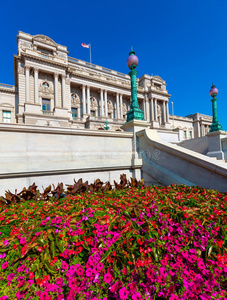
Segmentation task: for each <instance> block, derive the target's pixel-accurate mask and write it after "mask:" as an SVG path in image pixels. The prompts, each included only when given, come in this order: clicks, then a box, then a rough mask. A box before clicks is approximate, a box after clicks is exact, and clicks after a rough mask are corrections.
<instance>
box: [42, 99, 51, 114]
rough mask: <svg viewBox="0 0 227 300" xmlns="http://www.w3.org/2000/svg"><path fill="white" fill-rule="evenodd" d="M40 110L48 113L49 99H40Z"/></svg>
mask: <svg viewBox="0 0 227 300" xmlns="http://www.w3.org/2000/svg"><path fill="white" fill-rule="evenodd" d="M42 111H43V113H44V114H50V100H49V99H42Z"/></svg>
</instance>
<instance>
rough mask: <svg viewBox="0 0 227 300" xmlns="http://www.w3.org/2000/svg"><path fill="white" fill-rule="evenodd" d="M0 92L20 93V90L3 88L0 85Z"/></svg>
mask: <svg viewBox="0 0 227 300" xmlns="http://www.w3.org/2000/svg"><path fill="white" fill-rule="evenodd" d="M0 92H3V93H6V94H14V95H17V94H18V91H15V90H12V89H7V88H2V87H0Z"/></svg>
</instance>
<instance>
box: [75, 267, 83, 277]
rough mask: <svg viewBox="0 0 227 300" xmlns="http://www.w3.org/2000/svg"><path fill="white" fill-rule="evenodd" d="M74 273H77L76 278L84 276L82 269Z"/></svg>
mask: <svg viewBox="0 0 227 300" xmlns="http://www.w3.org/2000/svg"><path fill="white" fill-rule="evenodd" d="M76 273H77V275H78V276H82V275H83V274H84V270H83V268H78V269H77V270H76Z"/></svg>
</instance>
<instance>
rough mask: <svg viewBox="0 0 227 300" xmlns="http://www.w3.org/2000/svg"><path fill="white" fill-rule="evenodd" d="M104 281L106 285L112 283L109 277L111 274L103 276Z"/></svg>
mask: <svg viewBox="0 0 227 300" xmlns="http://www.w3.org/2000/svg"><path fill="white" fill-rule="evenodd" d="M104 281H105V282H106V283H109V284H110V283H111V281H112V276H111V274H110V273H106V274H105V275H104Z"/></svg>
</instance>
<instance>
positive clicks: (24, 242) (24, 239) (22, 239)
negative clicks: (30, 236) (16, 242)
mask: <svg viewBox="0 0 227 300" xmlns="http://www.w3.org/2000/svg"><path fill="white" fill-rule="evenodd" d="M20 244H21V245H24V244H26V238H25V237H22V238H21V239H20Z"/></svg>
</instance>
